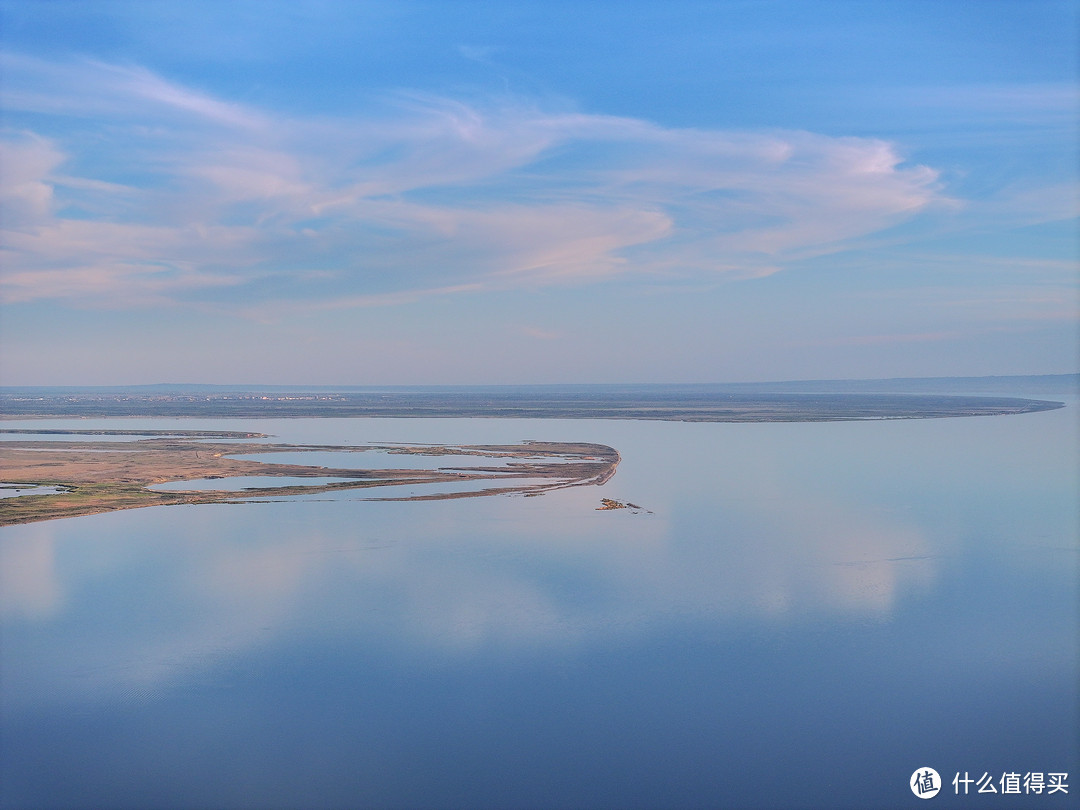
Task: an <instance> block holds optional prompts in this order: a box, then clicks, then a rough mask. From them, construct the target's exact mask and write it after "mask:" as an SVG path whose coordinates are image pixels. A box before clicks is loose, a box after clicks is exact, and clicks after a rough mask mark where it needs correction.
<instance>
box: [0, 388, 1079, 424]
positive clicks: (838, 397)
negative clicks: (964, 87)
mask: <svg viewBox="0 0 1080 810" xmlns="http://www.w3.org/2000/svg"><path fill="white" fill-rule="evenodd" d="M1060 407H1063V403H1062V402H1060V401H1054V400H1045V399H1028V398H1023V397H1011V396H1010V397H1005V396H984V395H960V394H913V393H801V392H800V393H782V392H781V393H771V392H758V393H731V392H725V391H720V390H697V389H695V388H693V387H689V388H681V387H665V386H658V387H643V388H641V389H640V390H637V389H635V390H629V389H627V390H622V389H606V388H603V387H600V388H596V389H590V388H582V389H580V390H578V389H566V390H563V389H552V390H549V389H536V390H534V389H526V388H519V389H512V388H508V389H490V390H488V389H479V388H478V389H452V390H435V389H432V390H427V389H417V390H407V391H402V390H391V391H339V392H333V391H330V392H320V391H309V392H304V391H287V392H282V391H275V390H267V391H257V390H217V389H214V390H201V389H200V390H191V391H169V392H160V391H157V390H156V389H155V390H146V389H130V390H124V391H121V390H117V391H113V390H92V389H85V390H75V389H64V390H62V391H54V390H51V389H8V390H2V391H0V418H3V419H40V418H108V417H146V418H153V417H193V418H203V419H220V418H244V419H263V418H281V417H287V418H293V417H338V418H343V417H344V418H355V417H380V418H391V417H393V418H518V419H645V420H661V421H680V422H833V421H851V420H867V419H930V418H940V417H957V416H1001V415H1007V414H1021V413H1032V412H1036V411H1046V410H1053V409H1054V408H1060Z"/></svg>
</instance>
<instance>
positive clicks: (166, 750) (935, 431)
mask: <svg viewBox="0 0 1080 810" xmlns="http://www.w3.org/2000/svg"><path fill="white" fill-rule="evenodd" d="M1076 417H1077V408H1076V404H1075V403H1074V402H1073V403H1070V405H1069V407H1066V408H1064V409H1060V410H1056V411H1046V412H1041V413H1032V414H1024V415H1017V416H1000V417H973V418H953V419H926V420H895V421H865V422H836V423H809V424H808V423H752V424H709V423H696V424H692V423H678V422H633V421H611V420H545V419H529V420H515V419H497V420H496V419H392V418H381V419H370V418H369V419H280V420H278V419H258V420H255V419H252V420H248V419H245V420H200V419H138V420H136V419H114V420H108V419H83V420H60V419H55V420H33V421H25V422H19V421H14V420H12V421H8V422H5V427H32V428H41V429H94V428H120V429H131V428H132V427H137V428H140V429H142V428H146V429H158V430H161V429H169V430H171V429H177V430H185V429H206V430H250V431H260V432H265V433H269V434H272V435H273V436H274V439H273V441H275V442H290V443H305V444H332V445H353V444H366V443H371V444H395V443H408V442H430V443H437V444H453V445H467V444H503V443H513V442H519V441H523V440H529V439H531V440H539V441H555V442H573V441H583V442H599V443H602V444H607V445H610V446H612V447H614V448H616V449H617V450H618V451H619V452H620V453H621V455H622V459H623V461H622V463H621V464H620V466H619V468H618V472H617V474H616V475H615V477H614V478H613V479H612V480H610V481H609V482H608V483H607V484H606V485H604V486H602V487H594V486H588V487H577V488H571V489H564V490H558V491H553V492H549V493H547V494H545V495H543V496H542V497H529V498H525V497H521V496H515V495H496V496H490V497H481V498H465V499H457V500H442V501H419V502H395V501H372V500H368V498H370V497H371V494H372V493H370V492H364V491H357V492H352V493H342V494H340V495H335V496H334V497H333V498H320V497H312V498H295V499H287V498H286V499H270V502H255V503H247V504H239V505H237V504H209V505H194V506H171V507H153V508H145V509H136V510H130V511H125V512H115V513H110V514H103V515H96V516H91V517H80V518H72V519H65V520H54V521H48V522H43V523H34V524H28V525H24V526H13V527H7V528H2V529H0V555H2V556H0V563H2V565H0V577H2V579H0V585H2V587H0V610H2V622H3V623H2V638H0V640H2V648H0V649H2V652H0V676H2V679H0V696H2V711H3V739H2V748H0V751H2V753H0V769H2V770H0V805H2V806H3V807H5V808H21V807H50V808H66V807H72V808H74V807H86V808H89V807H94V808H113V807H116V808H120V807H129V808H148V807H176V808H195V807H227V808H241V807H245V808H247V807H250V808H263V807H268V808H269V807H304V808H361V807H371V808H696V807H702V808H704V807H735V808H743V807H745V808H775V807H790V808H799V807H805V808H821V807H835V808H846V807H851V808H855V807H860V808H875V807H880V808H891V807H902V806H903V807H906V806H922V805H921V804H920V802H919V799H918V798H916V796H915V795H914V794H913V792H912V789H911V788H910V786H909V783H910V781H911V778H912V774H913V772H914V771H916V769H921V768H923V767H930V768H934V769H936V770H937V771H938V772H939V773H940V775H941V777H942V778H943V780H944V782H945V786H944V788H943V789H942V790H941V792H940V794H939V795H938V796H937V797H935V798H934V800H933V803H932V805H931V806H951V807H959V806H967V807H971V806H974V807H983V806H985V807H988V808H990V807H993V808H1002V807H1036V808H1038V807H1047V808H1052V807H1066V806H1069V805H1070V799H1071V800H1072V802H1073V806H1075V800H1076V796H1077V794H1078V793H1080V783H1077V784H1074V785H1072V786H1070V787H1069V789H1068V790H1069V792H1068V793H1067V794H1066V793H1064V792H1063V791H1057V792H1055V794H1054V795H1049V793H1048V792H1047V791H1044V792H1043V793H1042V794H1039V795H1015V796H1006V795H1001V792H1002V790H1003V787H1004V783H1003V782H1000V781H999V780H1001V779H1002V778H1003V777H1004V776H1005V775H1006V774H1009V773H1017V774H1019V775H1020V776H1024V775H1027V774H1029V773H1036V772H1037V773H1040V774H1047V775H1048V774H1051V773H1067V774H1068V777H1067V779H1065V780H1064V781H1065V782H1070V781H1071V782H1074V783H1076V782H1078V780H1077V776H1078V774H1077V772H1078V770H1080V768H1078V764H1080V754H1078V744H1077V728H1080V701H1078V691H1080V690H1078V680H1077V679H1078V673H1080V640H1078V634H1077V629H1078V627H1080V616H1078V605H1080V586H1078V559H1080V544H1078V538H1080V525H1078V511H1077V492H1078V491H1080V476H1078V470H1080V460H1078V447H1080V443H1078V440H1077V439H1078V436H1077V418H1076ZM26 438H29V437H26ZM87 438H95V437H87ZM391 458H392V457H391ZM268 460H269V459H268ZM387 466H393V465H387ZM602 497H606V498H614V499H618V500H622V501H630V502H633V503H634V504H638V505H640V506H642V507H643V508H644V510H648V511H647V512H646V511H637V512H636V513H632V512H631V510H609V511H597V507H598V506H600V499H601V498H602ZM964 773H969V774H970V778H971V779H979V778H980V777H982V776H983V775H984V774H987V775H988V776H990V777H991V778H992V780H993V782H992V784H994V785H995V787H996V788H997V790H998V795H978V794H977V792H976V791H977V786H976V785H975V784H972V785H971V786H970V792H971V794H972V795H969V796H967V797H964V796H963V795H960V796H957V795H954V794H955V790H956V789H954V787H953V785H952V780H953V777H954V774H960V775H963V774H964ZM963 787H964V786H963V785H962V784H960V785H959V788H958V789H959V790H960V791H961V792H962V791H963ZM1022 789H1023V788H1021V790H1022Z"/></svg>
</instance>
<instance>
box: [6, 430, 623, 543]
mask: <svg viewBox="0 0 1080 810" xmlns="http://www.w3.org/2000/svg"><path fill="white" fill-rule="evenodd" d="M3 432H17V433H25V431H3ZM87 433H88V434H89V435H88V439H89V440H87V441H83V440H45V441H43V440H40V439H37V440H30V439H28V440H26V441H21V440H14V441H5V442H3V443H2V444H0V481H3V482H6V483H8V484H19V485H34V486H46V487H55V488H57V489H59V490H60V491H58V492H55V493H52V494H30V495H22V496H19V497H8V498H2V499H0V526H5V525H12V524H16V523H30V522H34V521H40V520H50V519H54V518H62V517H77V516H80V515H90V514H95V513H99V512H109V511H114V510H117V509H133V508H137V507H143V506H164V505H172V504H193V503H243V502H245V501H246V500H250V499H251V498H254V497H258V498H259V499H266V498H268V497H269V498H273V497H287V496H296V495H310V494H318V493H320V492H331V491H336V490H347V489H367V488H376V487H384V486H389V485H401V484H420V485H423V484H434V483H453V482H466V481H471V482H476V481H482V482H491V486H490V487H482V488H478V489H477V488H474V489H471V490H470V491H468V492H452V493H431V494H418V495H413V496H410V497H403V498H393V500H433V499H446V498H464V497H477V496H483V495H492V494H503V493H511V492H514V493H521V494H526V495H534V494H541V493H543V492H545V491H548V490H551V489H556V488H562V487H568V486H585V485H593V484H595V485H599V484H603V483H604V482H606V481H607V480H608V479H609V478H611V476H612V475H614V473H615V468H616V466H617V465H618V463H619V454H618V452H617V451H615V450H614V449H613V448H611V447H607V446H605V445H600V444H586V443H565V444H564V443H552V442H528V443H524V444H520V445H468V446H457V445H455V446H441V445H417V446H407V447H402V446H397V445H394V446H381V445H362V446H357V445H349V446H335V445H295V444H276V443H253V442H250V441H245V442H229V441H227V440H228V439H235V438H241V437H242V438H268V437H265V436H263V435H262V434H236V433H229V432H213V431H205V432H199V433H197V434H195V435H190V434H189V435H184V436H177V435H176V433H175V432H169V433H168V434H166V435H162V433H160V432H154V431H145V432H137V431H115V432H114V431H88V432H87ZM93 435H99V436H102V435H125V436H128V435H141V436H147V438H143V439H135V440H132V441H102V440H97V441H95V440H93V439H91V438H90V436H93ZM206 439H213V440H214V441H213V442H208V441H205V440H206ZM368 450H376V451H381V452H383V453H385V454H386V456H385V457H386V458H387V459H391V458H392V457H393V456H394V455H424V456H433V457H439V456H451V455H452V456H455V457H458V456H463V455H464V456H473V457H475V458H476V464H475V465H472V464H467V465H462V464H461V463H460V462H458V463H456V464H455V466H454V467H453V468H449V467H447V468H438V464H437V462H436V463H434V464H433V465H432V466H433V467H434V469H421V470H417V469H403V468H394V467H393V466H392V461H390V462H389V465H388V466H387V467H386V468H382V469H352V468H334V467H324V466H315V465H304V464H275V463H269V462H264V461H252V460H248V459H244V458H243V456H244V455H247V454H253V453H279V452H290V453H295V452H305V451H308V452H311V451H335V452H342V453H357V452H364V451H368ZM508 459H509V460H512V461H513V464H512V465H507V464H506V463H505V462H506V461H507V460H508ZM252 475H254V476H263V477H281V478H286V477H287V478H319V479H325V478H340V479H341V480H340V481H335V482H331V483H312V484H310V485H308V484H295V483H290V484H288V485H283V486H280V487H275V486H268V487H259V488H258V489H249V490H241V491H235V490H227V489H221V490H217V489H202V490H189V491H162V490H154V489H149V487H150V486H151V485H153V484H161V483H166V482H172V481H187V480H191V479H219V478H220V479H228V478H232V477H235V476H252ZM525 479H529V482H528V483H526V482H525ZM536 479H542V480H541V481H540V482H539V483H537V481H536ZM373 495H376V496H377V494H376V493H373Z"/></svg>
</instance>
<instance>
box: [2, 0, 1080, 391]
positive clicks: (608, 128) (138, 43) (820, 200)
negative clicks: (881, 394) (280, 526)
mask: <svg viewBox="0 0 1080 810" xmlns="http://www.w3.org/2000/svg"><path fill="white" fill-rule="evenodd" d="M0 15H2V19H0V22H2V23H3V34H2V40H0V77H2V86H0V104H2V111H3V122H2V131H0V150H2V151H0V168H2V172H3V176H2V179H3V190H2V197H0V203H2V206H3V209H2V212H3V233H2V236H0V248H2V249H3V269H2V270H0V306H2V310H0V383H3V384H7V385H18V384H25V385H32V384H56V385H60V384H72V385H77V384H125V383H130V384H134V383H153V382H166V381H168V382H215V383H229V382H236V383H280V384H286V383H295V384H320V383H322V384H424V383H432V384H446V383H460V384H482V383H547V382H580V383H586V382H709V381H752V380H777V379H807V378H813V379H817V378H851V377H853V378H874V377H892V376H937V375H982V374H1025V373H1064V372H1072V371H1076V370H1077V368H1078V366H1080V363H1078V356H1077V353H1078V346H1080V338H1078V329H1077V313H1078V306H1077V304H1078V296H1077V270H1076V260H1077V251H1078V247H1077V246H1078V240H1077V227H1076V216H1077V213H1078V212H1077V200H1078V193H1077V189H1078V187H1077V157H1076V143H1077V134H1078V119H1080V114H1078V110H1080V95H1078V85H1077V69H1078V65H1077V53H1078V47H1077V45H1078V43H1077V33H1076V32H1077V30H1078V23H1080V3H1077V2H1043V1H1042V0H1017V1H1016V2H995V0H971V1H970V2H950V0H934V1H933V2H931V0H925V2H920V0H903V1H900V0H898V1H897V2H888V0H882V2H829V0H825V1H824V2H815V3H806V2H782V1H778V2H767V1H765V0H762V1H759V2H680V1H679V0H675V1H674V2H670V1H669V2H662V3H661V2H633V0H628V1H626V2H580V1H579V2H574V3H570V2H544V3H540V2H512V1H510V2H508V1H507V0H503V1H502V2H409V0H394V2H306V3H292V2H289V3H276V2H266V1H262V2H248V3H245V2H232V3H220V2H215V3H203V2H186V3H173V2H164V1H163V2H153V1H152V0H151V1H150V2H93V0H91V1H90V2H78V3H77V2H63V1H61V0H57V1H56V2H30V1H29V0H18V1H13V0H0Z"/></svg>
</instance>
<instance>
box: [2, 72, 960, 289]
mask: <svg viewBox="0 0 1080 810" xmlns="http://www.w3.org/2000/svg"><path fill="white" fill-rule="evenodd" d="M4 64H5V66H7V67H9V68H11V67H12V66H14V79H15V80H14V81H12V82H10V84H11V85H12V86H13V88H14V89H12V88H10V87H9V88H8V89H7V90H6V91H5V98H4V104H5V106H6V107H8V108H10V109H12V110H14V111H16V112H18V111H20V110H32V111H34V112H36V113H42V112H45V113H48V114H50V115H52V116H53V118H51V119H50V121H51V122H52V123H50V124H49V126H50V127H51V129H50V130H49V132H50V138H45V137H43V136H39V135H32V134H24V133H20V134H17V135H15V136H13V137H10V138H8V139H7V142H6V145H5V152H4V153H3V154H4V162H5V165H9V164H10V165H11V166H12V167H16V168H15V176H14V181H11V180H10V179H9V180H8V182H6V183H5V187H6V192H5V197H4V199H3V203H4V207H5V223H6V224H5V227H7V228H8V230H7V231H6V232H5V233H4V234H3V236H2V243H3V247H4V249H5V252H6V254H7V255H6V259H5V264H6V266H7V270H6V272H5V273H4V274H3V276H0V291H2V294H3V296H4V298H5V300H7V301H9V302H11V301H25V300H33V299H50V298H51V299H68V300H71V301H78V302H87V301H88V300H89V299H92V298H95V297H98V298H101V299H102V300H110V301H112V302H114V303H116V304H117V305H124V306H126V305H139V304H142V303H146V302H147V301H149V300H154V301H159V300H171V299H175V298H185V297H190V296H191V295H202V296H204V297H209V298H211V299H213V300H215V301H218V302H219V303H224V304H226V305H229V306H234V307H241V306H250V305H251V304H252V301H251V290H252V289H253V285H254V287H258V288H259V289H260V293H259V294H260V296H262V298H261V299H260V300H265V299H266V298H267V297H270V298H273V297H275V296H276V297H277V300H279V301H285V300H287V301H296V302H297V303H298V305H301V306H310V305H312V304H315V305H318V302H319V301H342V300H353V301H378V300H386V301H400V300H407V299H408V298H409V296H411V295H414V294H417V293H423V292H424V291H425V290H437V291H442V290H448V289H450V290H459V289H477V288H480V287H485V288H491V287H506V286H517V285H522V284H525V285H537V284H571V283H574V284H576V283H583V282H593V281H596V280H599V279H605V278H611V277H613V276H618V275H624V276H625V275H644V276H652V277H658V276H672V275H676V276H682V277H693V276H697V275H702V274H705V275H716V274H728V275H730V276H732V277H739V278H745V277H753V276H760V275H766V274H768V273H771V272H775V271H776V269H778V268H782V267H783V266H784V265H785V263H788V262H791V261H793V260H796V259H799V258H803V257H805V256H808V255H817V254H821V253H829V252H837V251H842V250H844V249H845V247H846V246H847V245H848V243H849V241H850V240H854V239H859V238H861V237H865V236H867V235H868V234H871V233H874V232H877V231H880V230H882V229H885V228H888V227H890V226H892V225H895V224H897V223H900V222H903V221H904V220H905V219H908V218H910V217H911V216H913V215H915V214H917V213H918V212H920V211H922V210H924V209H926V208H927V207H928V206H930V205H932V204H933V203H934V202H935V201H939V200H941V195H940V190H939V188H938V182H937V173H936V172H935V171H933V170H932V169H929V168H927V167H922V166H907V165H905V164H904V162H903V159H902V156H901V155H900V154H899V152H898V150H897V148H896V147H895V146H894V145H892V144H890V143H887V142H884V141H881V140H875V139H868V138H839V137H830V136H825V135H817V134H813V133H807V132H766V133H755V132H721V131H707V130H695V129H671V128H664V127H661V126H658V125H656V124H653V123H650V122H647V121H641V120H636V119H629V118H618V117H613V116H602V115H588V114H581V113H550V112H547V111H544V110H542V109H539V108H538V107H536V106H535V105H529V104H525V103H522V102H521V101H520V100H502V101H499V102H495V103H491V104H489V105H486V106H483V105H478V104H474V105H469V104H465V103H463V102H460V101H455V100H450V99H441V98H432V97H428V96H421V95H410V96H401V97H398V98H396V99H395V100H394V102H393V103H392V104H390V105H388V107H387V108H386V109H384V110H382V112H380V113H379V114H371V115H368V116H367V117H365V118H363V119H353V120H325V119H320V120H301V119H296V118H278V119H273V118H272V117H271V116H270V115H269V114H268V113H263V112H259V111H255V110H251V109H249V108H246V107H244V106H242V105H237V104H232V103H228V102H225V101H222V100H219V99H216V98H213V97H211V96H209V95H207V94H205V93H201V92H198V91H195V90H192V89H189V88H185V87H183V86H180V85H178V84H175V83H173V82H169V81H167V80H165V79H163V78H161V77H159V76H156V75H154V74H152V73H150V72H149V71H146V70H144V69H142V68H138V67H118V66H111V65H103V64H100V63H86V64H82V65H57V64H50V63H46V62H43V61H40V60H34V59H30V58H26V57H10V56H9V57H6V58H5V60H4ZM68 102H70V104H69V103H68ZM70 119H80V122H79V126H77V127H73V126H70V123H69V122H70ZM106 132H107V133H108V139H106V138H105V136H104V135H103V133H106ZM106 140H109V141H110V142H111V143H112V144H114V145H113V146H112V147H111V148H106V147H103V145H102V144H103V142H105V141H106ZM61 166H63V169H64V173H63V174H62V175H60V174H58V173H57V171H58V169H59V168H60V167H61ZM9 177H10V175H9ZM270 279H272V280H273V284H272V285H270V284H267V283H266V282H268V280H270ZM270 287H273V289H272V290H271V289H270ZM230 290H231V291H232V292H230Z"/></svg>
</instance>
